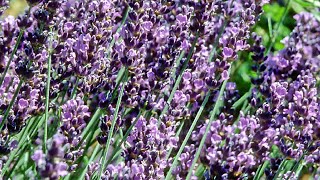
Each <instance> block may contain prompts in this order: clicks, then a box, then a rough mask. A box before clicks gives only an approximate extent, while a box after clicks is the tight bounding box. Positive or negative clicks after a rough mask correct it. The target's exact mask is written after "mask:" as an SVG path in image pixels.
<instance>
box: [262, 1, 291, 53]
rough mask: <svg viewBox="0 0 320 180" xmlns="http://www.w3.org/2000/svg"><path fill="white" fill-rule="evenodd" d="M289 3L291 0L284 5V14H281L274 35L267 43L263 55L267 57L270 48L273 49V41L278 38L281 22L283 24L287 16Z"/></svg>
mask: <svg viewBox="0 0 320 180" xmlns="http://www.w3.org/2000/svg"><path fill="white" fill-rule="evenodd" d="M290 3H291V0H288V2H287V4H286V8H285V10H284V12H283V14H282V16H281V20H280V22H279V23H278V24H277V27H276V29H275V32H274V34H273V37H272V38H271V42H270V43H269V46H268V49H267V51H266V53H265V54H266V55H268V54H269V53H270V51H271V48H272V47H273V45H274V43H275V41H276V38H277V36H278V34H279V29H280V26H281V25H282V24H283V22H284V20H285V18H286V16H287V14H288V11H289V5H290Z"/></svg>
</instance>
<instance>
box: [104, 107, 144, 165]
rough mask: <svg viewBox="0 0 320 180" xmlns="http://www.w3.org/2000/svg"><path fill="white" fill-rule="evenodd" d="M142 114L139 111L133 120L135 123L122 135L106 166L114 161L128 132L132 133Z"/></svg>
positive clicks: (141, 111)
mask: <svg viewBox="0 0 320 180" xmlns="http://www.w3.org/2000/svg"><path fill="white" fill-rule="evenodd" d="M143 112H144V109H142V110H140V111H139V114H138V116H137V118H136V119H135V121H134V122H133V123H132V124H131V125H130V127H129V128H128V130H127V131H126V133H125V134H124V136H123V138H122V139H121V142H120V143H119V145H117V147H115V149H114V151H113V153H112V155H111V156H110V158H109V160H108V161H107V163H106V165H108V164H110V162H111V161H113V160H114V159H115V157H116V156H115V155H116V154H117V153H118V151H119V150H120V149H121V145H122V144H123V143H124V142H125V141H126V140H127V138H128V136H129V134H130V132H131V131H132V129H133V127H134V126H135V125H136V124H137V122H138V120H139V118H140V116H141V114H142V113H143Z"/></svg>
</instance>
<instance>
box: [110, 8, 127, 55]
mask: <svg viewBox="0 0 320 180" xmlns="http://www.w3.org/2000/svg"><path fill="white" fill-rule="evenodd" d="M129 11H130V7H129V6H127V7H126V10H125V14H124V17H123V19H122V22H121V24H120V26H119V27H118V29H117V31H116V34H117V33H119V32H120V31H121V29H122V26H123V25H124V23H125V22H126V20H127V17H128V14H129ZM114 44H115V39H114V38H112V41H111V43H110V45H109V47H108V49H107V52H106V54H107V57H108V58H110V50H111V48H112V47H113V46H114Z"/></svg>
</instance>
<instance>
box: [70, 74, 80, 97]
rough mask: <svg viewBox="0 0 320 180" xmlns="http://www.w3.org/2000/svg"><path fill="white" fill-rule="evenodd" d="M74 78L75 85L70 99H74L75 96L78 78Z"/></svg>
mask: <svg viewBox="0 0 320 180" xmlns="http://www.w3.org/2000/svg"><path fill="white" fill-rule="evenodd" d="M76 78H77V80H76V83H75V84H74V87H73V89H72V92H71V99H74V98H76V94H77V88H78V83H79V78H78V77H76Z"/></svg>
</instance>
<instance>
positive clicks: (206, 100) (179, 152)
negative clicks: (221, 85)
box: [166, 91, 211, 180]
mask: <svg viewBox="0 0 320 180" xmlns="http://www.w3.org/2000/svg"><path fill="white" fill-rule="evenodd" d="M210 95H211V92H210V91H209V92H208V93H207V95H206V97H205V99H204V100H203V102H202V104H201V106H200V108H199V110H198V112H197V115H196V117H195V119H194V120H193V122H192V124H191V126H190V128H189V131H188V133H187V135H186V137H185V138H184V140H183V142H182V144H181V146H180V148H179V150H178V153H177V154H176V156H175V157H174V160H173V162H172V165H171V167H170V169H169V171H168V173H167V176H166V180H169V179H172V171H173V169H174V168H175V167H176V166H177V163H178V159H179V158H180V155H181V154H182V151H183V150H184V147H185V146H186V144H187V142H188V140H189V138H190V136H191V134H192V131H193V129H194V128H195V127H196V124H197V122H198V120H199V119H200V116H201V114H202V111H203V110H204V108H205V105H206V104H207V102H208V100H209V97H210Z"/></svg>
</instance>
